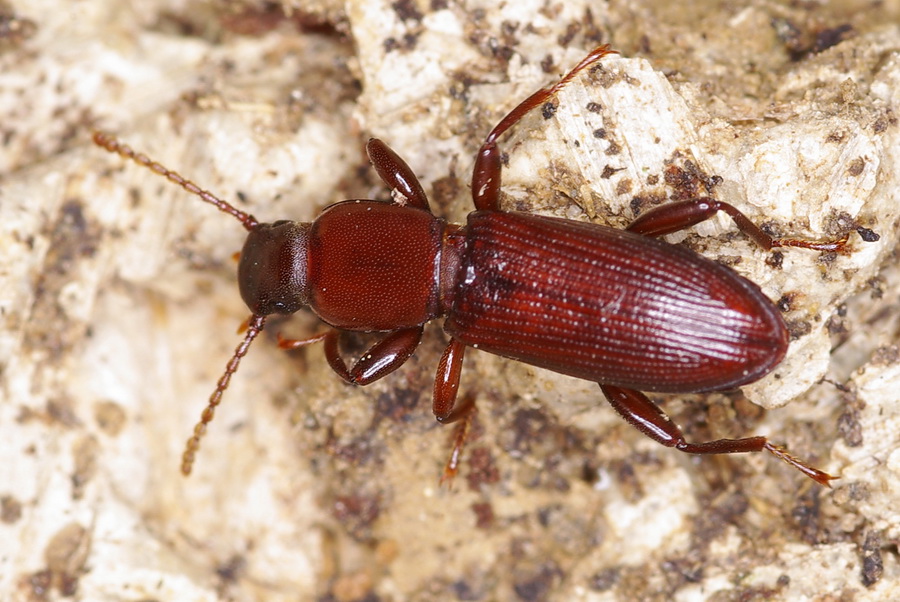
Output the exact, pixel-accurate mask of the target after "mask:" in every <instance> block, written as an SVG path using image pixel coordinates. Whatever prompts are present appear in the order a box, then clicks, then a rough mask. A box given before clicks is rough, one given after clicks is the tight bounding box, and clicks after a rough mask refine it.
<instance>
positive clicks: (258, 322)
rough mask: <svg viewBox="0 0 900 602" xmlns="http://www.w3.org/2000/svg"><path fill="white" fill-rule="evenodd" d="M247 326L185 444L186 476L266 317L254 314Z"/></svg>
mask: <svg viewBox="0 0 900 602" xmlns="http://www.w3.org/2000/svg"><path fill="white" fill-rule="evenodd" d="M246 324H247V333H246V334H245V335H244V340H243V341H241V343H240V344H239V345H238V346H237V348H236V349H235V350H234V355H232V356H231V359H230V360H228V363H227V364H226V365H225V372H224V373H223V374H222V376H221V377H220V378H219V382H217V383H216V390H215V391H213V393H212V395H210V396H209V402H208V403H207V405H206V409H204V410H203V413H202V414H200V422H198V423H197V425H196V426H195V427H194V434H193V435H191V438H190V439H188V440H187V444H185V447H184V453H183V454H182V456H181V473H182V474H183V475H184V476H188V475H189V474H191V468H193V466H194V458H195V456H196V455H197V450H198V449H200V439H201V438H202V437H203V435H205V434H206V425H208V424H209V423H210V422H212V419H213V417H215V415H216V406H218V405H219V403H220V402H221V401H222V394H223V393H225V389H227V388H228V384H229V383H230V382H231V376H232V375H233V374H234V373H235V372H237V369H238V366H240V364H241V359H242V358H243V357H244V356H245V355H247V350H248V349H250V343H252V342H253V339H255V338H256V335H258V334H259V333H260V332H262V329H263V326H265V324H266V317H265V316H260V315H257V314H253V315H251V316H250V318H248V319H247V323H246Z"/></svg>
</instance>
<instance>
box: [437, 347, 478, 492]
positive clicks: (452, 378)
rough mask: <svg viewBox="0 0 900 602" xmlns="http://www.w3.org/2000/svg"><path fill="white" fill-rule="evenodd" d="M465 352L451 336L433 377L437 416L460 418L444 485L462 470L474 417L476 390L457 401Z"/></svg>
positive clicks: (444, 419)
mask: <svg viewBox="0 0 900 602" xmlns="http://www.w3.org/2000/svg"><path fill="white" fill-rule="evenodd" d="M465 352H466V346H465V345H464V344H463V343H460V342H459V341H457V340H456V339H451V340H450V344H449V345H447V348H446V349H445V350H444V353H443V354H442V355H441V359H440V361H439V362H438V369H437V374H436V375H435V379H434V404H433V406H432V410H433V411H434V417H435V418H437V421H438V422H440V423H441V424H450V423H451V422H458V421H461V422H459V425H457V427H456V432H455V433H454V435H453V449H452V450H451V451H450V458H448V459H447V464H446V466H444V474H443V476H441V484H444V483H448V484H449V483H450V481H452V480H453V477H455V476H456V473H457V472H458V471H459V459H460V457H461V456H462V451H463V448H464V447H465V445H466V438H467V437H468V434H469V427H470V426H471V425H472V418H473V417H474V416H475V395H474V394H473V393H468V394H466V395H465V396H464V397H463V400H462V403H460V404H459V405H457V403H456V395H457V393H458V392H459V377H460V375H461V374H462V363H463V357H464V356H465Z"/></svg>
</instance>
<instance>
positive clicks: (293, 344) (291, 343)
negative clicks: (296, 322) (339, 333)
mask: <svg viewBox="0 0 900 602" xmlns="http://www.w3.org/2000/svg"><path fill="white" fill-rule="evenodd" d="M332 330H333V329H332ZM330 332H332V331H331V330H328V331H326V332H320V333H319V334H314V335H313V336H311V337H308V338H305V339H286V338H284V337H283V336H281V333H280V332H279V333H278V335H277V337H278V348H279V349H283V350H284V351H291V350H293V349H299V348H301V347H306V346H307V345H312V344H313V343H318V342H319V341H321V340H323V339H324V338H325V337H327V336H328V333H330Z"/></svg>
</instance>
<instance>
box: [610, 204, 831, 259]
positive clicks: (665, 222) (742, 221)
mask: <svg viewBox="0 0 900 602" xmlns="http://www.w3.org/2000/svg"><path fill="white" fill-rule="evenodd" d="M719 211H724V212H725V213H727V214H728V215H729V216H730V217H731V219H733V220H734V223H735V224H736V225H737V227H738V229H739V230H740V231H741V232H743V233H744V234H746V235H747V236H749V237H750V238H752V239H753V240H754V241H755V242H756V244H758V245H759V246H761V247H762V248H764V249H766V250H767V251H768V250H769V249H772V248H773V247H802V248H804V249H812V250H814V251H842V250H843V249H844V246H845V245H846V244H847V237H848V235H846V234H845V235H844V237H843V238H840V239H838V240H830V241H815V240H801V239H794V238H773V237H771V236H769V235H768V234H766V233H765V232H763V231H762V230H761V229H760V228H759V226H757V225H756V224H754V223H753V222H752V221H750V218H748V217H747V216H746V215H744V214H743V213H741V212H740V211H739V210H738V209H737V208H736V207H734V206H733V205H729V204H728V203H725V202H723V201H717V200H715V199H712V198H709V197H700V198H696V199H691V200H689V201H678V202H676V203H666V204H664V205H659V206H658V207H654V208H653V209H650V210H649V211H646V212H645V213H643V214H641V215H640V216H639V217H637V218H636V219H635V220H634V221H633V222H631V224H630V225H629V226H628V228H626V230H629V231H631V232H634V233H635V234H643V235H645V236H663V235H665V234H671V233H672V232H678V231H679V230H684V229H686V228H690V227H691V226H694V225H696V224H699V223H700V222H703V221H706V220H708V219H709V218H711V217H712V216H713V215H715V214H716V213H718V212H719Z"/></svg>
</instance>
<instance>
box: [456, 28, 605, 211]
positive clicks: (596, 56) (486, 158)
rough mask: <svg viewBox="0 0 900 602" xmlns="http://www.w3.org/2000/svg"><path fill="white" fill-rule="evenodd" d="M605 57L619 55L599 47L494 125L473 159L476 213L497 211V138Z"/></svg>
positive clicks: (498, 154)
mask: <svg viewBox="0 0 900 602" xmlns="http://www.w3.org/2000/svg"><path fill="white" fill-rule="evenodd" d="M607 54H618V53H617V52H616V51H615V50H612V49H611V48H610V47H609V45H608V44H607V45H604V46H598V47H597V48H594V49H593V50H592V51H591V53H590V54H588V55H587V56H586V57H584V58H583V59H582V60H581V62H580V63H578V64H577V65H576V66H575V68H574V69H572V70H571V71H569V72H568V73H567V74H566V75H565V76H564V77H563V78H562V79H560V80H559V81H558V82H556V83H555V84H553V85H552V86H551V87H549V88H542V89H540V90H538V91H537V92H535V93H534V94H532V95H531V96H529V97H528V98H526V99H525V100H523V101H522V102H521V103H519V105H518V106H517V107H516V108H515V109H513V110H512V111H510V112H509V113H508V114H507V115H506V117H504V118H503V119H501V120H500V123H498V124H497V125H495V126H494V129H492V130H491V133H490V134H488V136H487V138H486V139H485V141H484V144H482V145H481V150H479V151H478V155H477V156H476V157H475V169H474V170H473V171H472V199H473V200H474V201H475V208H476V209H479V210H495V211H499V209H500V194H499V193H500V149H499V148H498V147H497V138H499V137H500V136H501V135H503V133H504V132H505V131H506V130H508V129H509V128H510V127H512V126H513V125H515V124H516V122H518V121H519V120H520V119H522V117H524V116H525V115H526V114H527V113H528V112H529V111H531V110H532V109H535V108H537V107H539V106H541V104H543V103H544V102H546V101H547V100H548V99H549V98H551V97H552V96H553V95H554V94H556V93H557V92H559V91H560V90H562V89H563V88H564V87H565V86H566V85H567V84H568V83H569V82H571V81H572V79H574V78H575V76H576V75H578V73H579V72H581V71H583V70H585V69H587V68H588V67H590V66H591V65H593V64H594V63H596V62H597V61H599V60H600V59H601V58H603V57H604V56H606V55H607Z"/></svg>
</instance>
